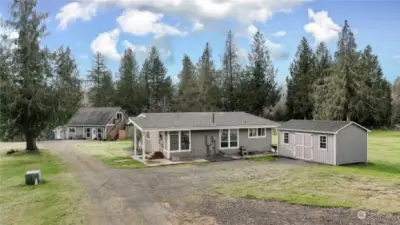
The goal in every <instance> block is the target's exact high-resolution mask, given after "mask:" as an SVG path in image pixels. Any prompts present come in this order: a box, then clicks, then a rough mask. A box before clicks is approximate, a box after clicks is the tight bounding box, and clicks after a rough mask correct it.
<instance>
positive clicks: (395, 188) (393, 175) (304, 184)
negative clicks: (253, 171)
mask: <svg viewBox="0 0 400 225" xmlns="http://www.w3.org/2000/svg"><path fill="white" fill-rule="evenodd" d="M368 141H369V148H368V160H369V163H368V164H367V165H359V166H328V165H316V166H311V167H305V168H296V169H289V170H285V171H283V172H282V173H279V174H274V175H273V176H272V177H269V178H265V179H257V180H243V181H239V182H234V183H226V184H222V185H216V187H215V190H216V191H217V192H219V193H221V194H226V195H229V196H233V197H245V198H257V199H273V200H281V201H286V202H289V203H293V204H305V205H317V206H331V207H349V208H356V209H365V210H374V211H384V212H400V132H393V131H374V132H371V133H370V134H369V140H368Z"/></svg>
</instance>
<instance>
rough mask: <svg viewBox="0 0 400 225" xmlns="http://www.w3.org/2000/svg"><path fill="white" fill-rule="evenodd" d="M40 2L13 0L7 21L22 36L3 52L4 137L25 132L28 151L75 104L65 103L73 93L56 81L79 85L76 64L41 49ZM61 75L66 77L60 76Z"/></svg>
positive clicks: (0, 98) (0, 122)
mask: <svg viewBox="0 0 400 225" xmlns="http://www.w3.org/2000/svg"><path fill="white" fill-rule="evenodd" d="M36 5H37V2H36V0H14V1H13V3H12V5H11V7H10V11H11V12H10V19H9V20H8V21H6V22H7V25H8V26H9V27H11V28H12V29H14V30H16V31H17V32H18V34H19V35H18V38H16V39H15V40H14V41H13V48H8V49H5V50H4V49H2V50H1V51H0V52H2V53H1V54H0V55H1V57H2V58H3V59H5V60H6V62H7V65H5V63H3V62H2V63H0V67H1V68H0V71H1V72H0V74H1V79H2V83H3V81H5V82H6V84H7V87H2V93H1V95H0V102H1V107H0V132H1V135H2V137H3V138H4V139H7V138H9V137H15V136H20V135H24V136H25V140H26V149H27V150H28V151H35V150H37V145H36V138H37V137H38V136H39V135H40V134H41V133H42V132H44V131H47V130H50V129H53V128H54V127H55V126H56V125H57V123H58V122H59V121H62V120H64V119H65V116H64V113H65V112H66V111H68V110H69V109H66V108H65V107H73V108H74V107H75V105H73V104H67V105H65V104H64V103H65V101H64V99H65V98H68V97H69V93H66V92H65V91H63V90H62V89H59V87H60V86H59V84H58V83H56V81H60V80H64V81H65V82H64V84H63V85H62V87H75V86H74V85H75V84H76V83H75V81H74V79H72V78H71V79H70V76H71V77H73V76H72V75H71V74H69V73H70V72H71V71H73V69H72V70H71V69H70V68H73V65H72V63H68V62H67V63H66V64H65V65H68V64H70V65H72V66H65V67H60V66H59V65H60V63H56V62H55V61H54V57H53V54H52V53H51V52H50V51H49V50H48V49H45V48H44V49H43V48H41V44H40V41H41V40H43V37H44V35H45V34H46V26H45V19H46V17H47V14H45V13H41V12H37V11H36ZM3 47H4V46H3ZM3 47H2V48H3ZM7 52H8V53H10V54H8V53H7ZM64 55H67V54H64ZM67 58H68V57H67ZM55 65H56V68H55V69H54V66H55ZM3 69H4V70H3ZM63 70H65V71H63ZM55 71H56V72H55ZM60 76H63V79H57V78H59V77H60ZM2 85H3V84H2Z"/></svg>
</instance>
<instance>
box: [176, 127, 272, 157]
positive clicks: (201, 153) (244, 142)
mask: <svg viewBox="0 0 400 225" xmlns="http://www.w3.org/2000/svg"><path fill="white" fill-rule="evenodd" d="M206 136H207V137H209V138H210V137H214V141H213V143H212V144H211V146H210V149H209V150H207V145H206ZM219 138H220V137H219V130H205V131H201V130H196V131H191V151H190V152H170V156H171V158H173V157H182V158H202V157H203V158H204V157H207V156H208V155H213V153H214V147H215V150H218V151H221V152H223V153H225V154H237V153H238V151H239V147H240V146H244V147H245V148H246V149H247V150H248V151H257V152H268V151H270V150H271V143H272V133H271V129H268V128H267V129H266V137H263V138H249V137H248V129H239V145H238V147H235V148H229V149H226V148H225V149H221V148H220V141H219ZM209 140H210V141H211V138H210V139H209Z"/></svg>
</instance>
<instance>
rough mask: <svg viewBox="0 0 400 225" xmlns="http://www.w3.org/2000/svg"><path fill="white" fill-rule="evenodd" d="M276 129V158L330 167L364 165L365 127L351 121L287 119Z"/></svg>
mask: <svg viewBox="0 0 400 225" xmlns="http://www.w3.org/2000/svg"><path fill="white" fill-rule="evenodd" d="M277 130H278V153H277V154H278V155H280V156H285V157H289V158H296V159H303V160H308V161H314V162H319V163H324V164H330V165H344V164H353V163H366V162H367V149H368V132H370V131H369V130H368V129H367V128H365V127H363V126H361V125H359V124H357V123H355V122H351V121H329V120H290V121H288V122H287V123H284V124H283V125H281V126H280V127H279V128H277Z"/></svg>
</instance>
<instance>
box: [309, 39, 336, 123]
mask: <svg viewBox="0 0 400 225" xmlns="http://www.w3.org/2000/svg"><path fill="white" fill-rule="evenodd" d="M332 64H333V62H332V57H331V55H330V53H329V50H328V48H327V47H326V45H325V43H323V42H321V43H320V44H319V45H318V47H317V50H316V51H315V55H314V79H315V80H314V82H313V92H312V95H313V102H314V104H313V105H314V110H313V118H314V119H328V117H329V113H328V112H327V111H326V107H325V106H324V105H325V104H329V103H327V102H326V98H327V95H329V92H328V88H327V85H328V84H329V82H328V80H329V79H330V75H331V74H332V73H331V68H332Z"/></svg>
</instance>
